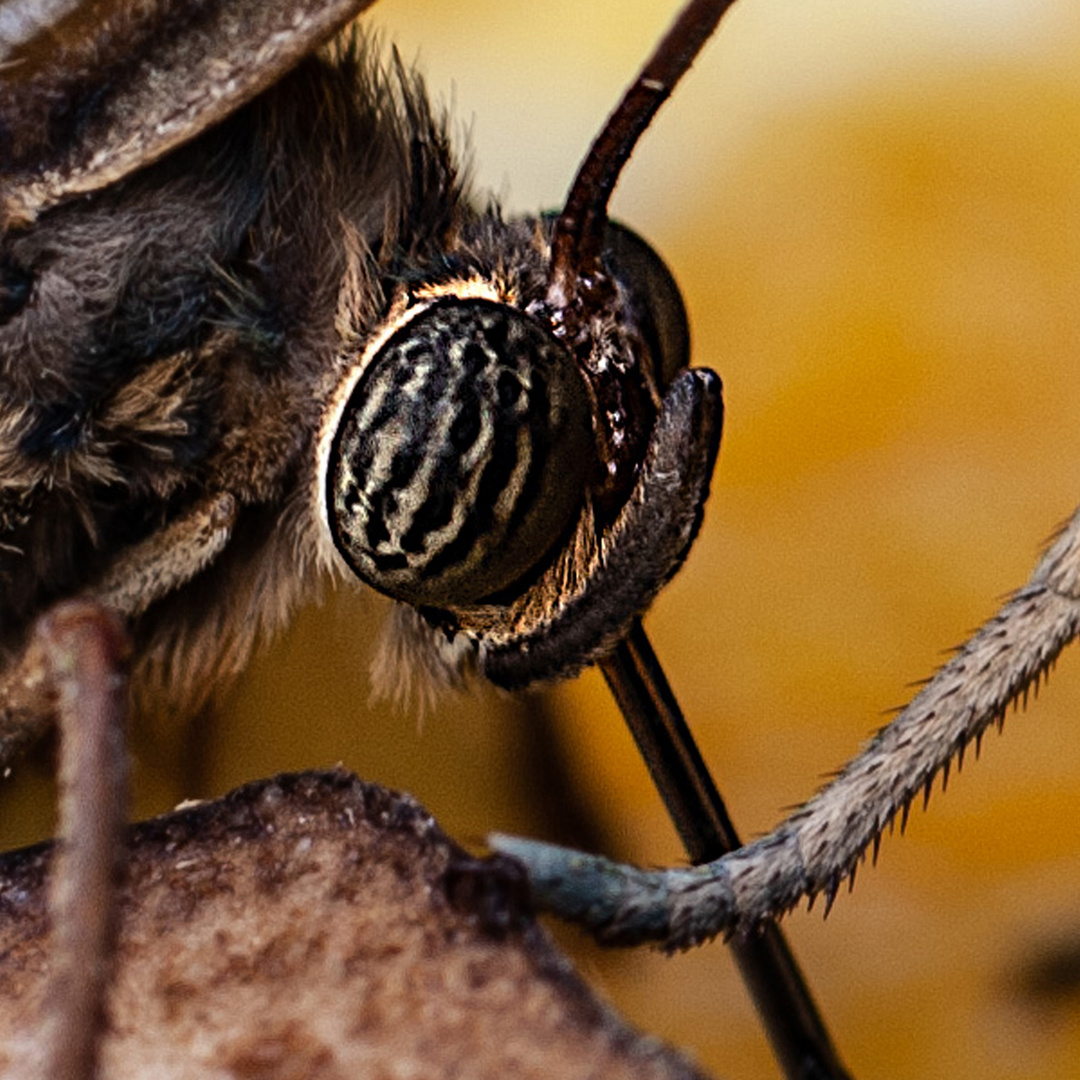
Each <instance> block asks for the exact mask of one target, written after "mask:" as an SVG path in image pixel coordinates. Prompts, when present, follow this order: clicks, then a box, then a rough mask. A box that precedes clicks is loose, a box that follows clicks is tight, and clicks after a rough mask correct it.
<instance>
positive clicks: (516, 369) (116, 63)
mask: <svg viewBox="0 0 1080 1080" xmlns="http://www.w3.org/2000/svg"><path fill="white" fill-rule="evenodd" d="M365 6H366V5H365V4H364V3H363V2H362V0H349V2H345V0H331V2H315V0H308V2H304V3H300V4H297V3H294V2H290V3H284V2H276V3H269V4H268V3H263V2H261V0H260V2H255V0H201V2H195V3H187V2H185V3H180V2H175V0H173V2H170V0H161V2H154V3H133V2H130V0H127V2H121V0H114V2H105V3H95V4H82V5H80V4H55V5H48V4H42V3H31V2H28V0H27V2H13V3H9V4H6V5H5V6H4V9H3V14H4V20H3V21H0V33H3V34H5V35H6V37H4V38H2V39H0V80H2V87H0V91H2V92H0V162H2V163H3V164H2V166H0V380H2V381H0V580H2V582H3V596H4V600H3V604H2V607H0V644H2V648H3V655H4V657H5V664H6V666H5V670H4V674H3V677H2V682H0V718H2V724H0V740H2V741H3V756H4V757H5V758H6V757H9V756H10V754H11V753H12V752H14V750H15V749H17V748H18V747H19V746H20V745H22V744H24V743H26V742H27V741H29V740H30V739H32V738H33V737H35V736H36V735H37V734H38V733H39V732H40V731H41V730H42V727H43V725H44V723H45V718H44V716H45V714H46V713H47V703H43V702H42V701H40V700H38V698H36V697H35V693H36V688H37V686H38V683H37V682H36V681H35V676H34V665H33V663H32V657H29V656H28V654H27V653H26V649H25V640H26V636H27V632H28V628H29V627H30V626H31V624H32V623H33V621H34V620H35V619H36V618H38V617H39V616H40V615H41V614H42V612H44V611H46V610H47V609H48V608H49V607H50V605H52V604H54V603H56V602H57V601H59V600H62V599H65V598H68V597H73V596H84V597H89V598H93V599H96V600H98V601H100V602H102V603H104V604H105V605H106V606H108V607H109V608H111V609H113V610H114V611H116V612H117V613H118V614H120V615H121V616H123V617H124V618H125V619H126V620H127V621H128V623H129V625H130V627H131V630H132V634H133V637H134V641H135V648H136V653H135V658H134V666H133V676H132V687H133V691H132V692H133V697H134V700H135V702H136V711H138V710H139V709H140V708H149V707H150V703H152V704H153V707H154V708H155V709H157V710H163V709H164V710H169V711H173V712H179V713H190V712H192V711H194V710H196V709H197V708H199V707H200V705H201V704H203V703H204V702H205V701H206V700H207V698H208V697H209V695H211V694H212V693H213V691H214V689H215V688H216V687H217V686H219V685H220V684H221V682H222V681H223V680H224V679H227V678H228V677H229V676H231V675H233V674H235V673H236V672H237V671H239V670H240V669H241V668H242V666H243V665H244V663H245V661H246V660H247V658H248V656H249V654H250V652H251V650H252V647H253V644H254V642H255V641H256V639H257V638H259V637H260V636H264V635H266V634H267V633H270V632H272V631H273V630H274V629H275V628H276V627H278V626H280V625H281V624H282V623H283V622H284V621H285V620H286V619H287V618H288V616H289V614H290V613H291V612H292V611H293V610H294V609H295V608H296V606H297V605H298V604H299V603H301V602H302V601H303V600H304V599H305V598H307V597H308V596H310V595H311V593H312V592H313V590H314V589H315V588H316V586H317V584H318V582H319V580H320V579H321V578H322V577H324V576H325V575H326V574H328V573H341V574H347V575H350V576H354V577H356V578H359V579H360V580H361V581H364V582H366V583H367V584H369V585H371V586H373V587H374V588H376V589H378V590H380V591H382V592H384V593H386V594H388V595H389V596H391V597H393V598H394V599H395V600H397V601H399V605H398V607H397V608H396V614H395V616H394V617H393V619H392V624H393V625H392V627H391V633H390V636H389V638H388V644H387V646H386V648H385V649H384V657H383V660H384V668H385V672H386V673H385V675H384V678H385V679H386V680H387V681H388V682H390V683H391V684H393V685H399V684H400V683H402V682H403V681H404V680H405V679H406V678H407V677H408V676H409V675H410V674H411V673H414V672H421V673H422V674H423V675H424V677H426V678H427V679H429V680H431V681H433V682H435V683H436V684H445V683H454V682H457V681H459V680H460V679H461V678H462V677H463V676H465V675H466V674H467V673H468V672H470V671H477V672H479V673H480V674H481V675H482V676H484V677H486V678H487V679H489V680H491V681H493V682H495V683H497V684H498V685H500V686H503V687H508V688H517V687H522V686H526V685H529V684H531V683H533V682H536V681H544V680H552V679H557V678H563V677H566V676H568V675H571V674H574V673H575V672H577V671H578V670H580V668H581V667H582V666H583V665H585V664H588V663H590V662H593V661H595V660H596V659H598V658H599V657H601V656H603V655H604V654H605V652H606V651H608V650H610V648H611V647H612V645H613V644H614V642H616V641H617V640H619V638H621V636H622V635H623V634H624V633H625V632H626V630H627V628H628V626H629V625H630V623H631V621H632V619H633V618H634V617H635V616H637V615H638V614H639V613H640V612H641V611H643V610H644V609H645V608H646V607H647V606H648V604H649V603H650V601H651V600H652V598H653V597H654V596H655V595H656V593H657V592H658V591H659V589H660V588H661V587H662V586H663V584H664V583H665V582H666V581H667V580H668V579H669V578H670V577H671V575H672V574H673V573H674V572H675V570H676V569H677V568H678V566H679V565H680V564H681V562H682V561H683V559H684V558H685V556H686V553H687V551H688V548H689V546H690V544H691V542H692V540H693V538H694V536H695V534H696V532H697V528H698V525H699V524H700V521H701V517H702V509H703V506H704V502H705V499H706V497H707V494H708V488H709V481H710V477H711V474H712V469H713V463H714V461H715V457H716V453H717V448H718V441H719V433H720V425H721V416H722V406H721V398H720V384H719V379H718V378H717V377H716V376H715V375H714V374H713V373H712V372H709V371H707V370H705V369H695V370H692V371H691V370H689V369H688V368H687V363H688V346H687V341H688V336H687V329H686V316H685V312H684V310H683V306H682V301H681V299H680V297H679V294H678V290H677V288H676V287H675V284H674V281H673V279H672V277H671V275H670V273H669V272H668V271H667V269H666V267H664V265H663V263H662V262H661V261H660V259H659V258H658V256H656V255H655V253H654V252H653V251H652V250H651V249H650V248H649V247H648V246H647V245H646V244H645V243H644V242H643V241H642V240H640V239H639V238H638V237H637V236H636V235H634V234H633V233H631V232H630V231H629V230H627V229H625V228H622V227H619V226H615V225H613V224H611V223H609V222H608V221H607V218H606V214H605V212H604V207H605V205H606V198H607V193H608V191H610V185H609V186H608V188H607V189H606V190H604V188H603V185H600V186H599V188H598V186H597V185H596V183H595V182H594V180H593V179H590V178H589V177H586V179H585V181H583V182H580V183H579V185H578V186H577V188H576V189H575V190H573V191H572V192H571V194H570V196H569V198H568V202H567V208H566V209H565V210H564V211H563V213H562V215H561V216H559V217H558V218H555V217H534V218H524V219H519V220H504V218H503V217H502V215H501V214H500V212H499V210H498V208H497V207H495V206H494V205H489V204H484V203H482V202H480V201H479V200H478V199H477V198H476V197H475V196H474V195H472V194H471V193H470V192H469V191H468V190H467V185H466V184H465V182H464V180H463V178H462V174H461V170H460V167H459V164H458V162H457V161H456V159H455V157H454V155H453V152H452V150H451V148H450V143H449V140H448V137H447V132H446V126H445V122H444V121H443V120H442V119H441V118H439V117H438V116H436V115H435V114H434V112H433V111H432V109H431V108H430V106H429V105H428V102H427V99H426V97H425V94H424V90H423V87H422V85H421V83H420V81H419V80H418V78H417V77H415V76H414V75H413V74H411V73H410V72H409V71H408V70H406V69H405V67H404V66H403V65H402V64H400V62H397V61H393V62H391V63H389V64H388V65H384V64H383V63H382V62H381V61H380V60H379V58H378V57H377V56H376V55H375V53H374V52H373V51H372V50H371V49H369V48H368V46H367V45H366V44H365V43H364V40H363V38H362V36H360V35H358V34H349V35H346V36H345V37H343V38H339V39H338V40H337V41H336V42H335V43H334V44H332V45H330V46H328V47H327V48H325V49H323V50H322V51H321V52H317V50H318V48H319V47H320V46H321V45H323V44H324V43H325V42H327V41H328V40H329V39H330V38H331V37H332V36H333V35H334V34H335V32H336V31H338V30H339V29H340V28H341V27H342V26H344V25H345V24H346V23H347V22H348V21H349V20H351V19H352V18H353V17H354V16H355V15H356V14H357V13H358V12H359V11H360V10H361V9H362V8H363V7H365ZM717 17H718V16H717ZM649 93H655V89H654V90H651V91H649ZM659 100H662V95H659V96H658V101H659ZM618 167H621V162H620V163H618V165H617V166H616V167H615V170H614V176H617V172H618ZM611 183H612V184H613V183H614V178H612V180H611ZM598 192H599V194H597V193H598Z"/></svg>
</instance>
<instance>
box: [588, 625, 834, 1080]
mask: <svg viewBox="0 0 1080 1080" xmlns="http://www.w3.org/2000/svg"><path fill="white" fill-rule="evenodd" d="M601 666H602V669H603V672H604V677H605V678H606V679H607V682H608V686H610V687H611V691H612V693H613V694H614V695H615V700H616V701H617V702H618V704H619V708H620V709H621V710H622V713H623V716H624V717H625V718H626V722H627V724H628V725H629V727H630V731H631V732H632V734H633V736H634V740H635V741H636V742H637V745H638V749H639V750H640V751H641V756H642V757H643V758H644V759H645V763H646V765H648V768H649V772H650V773H651V775H652V778H653V783H655V784H656V787H657V790H658V791H659V792H660V795H661V797H662V798H663V800H664V803H665V804H666V806H667V809H668V813H669V814H670V815H671V819H672V821H673V822H674V823H675V828H676V829H677V830H678V832H679V836H680V837H681V838H682V841H683V844H684V845H685V846H686V850H687V853H688V854H689V856H690V859H691V860H692V861H693V862H694V863H703V862H711V861H712V860H713V859H718V858H720V856H721V855H724V854H726V853H727V852H729V851H734V850H735V849H736V848H738V847H739V846H741V841H740V840H739V837H738V834H737V833H736V832H735V827H734V826H733V825H732V823H731V819H730V818H729V817H728V813H727V809H726V808H725V806H724V802H723V799H721V797H720V793H719V791H717V790H716V785H715V784H714V783H713V779H712V776H711V775H710V774H709V770H708V768H707V767H706V765H705V762H704V760H703V759H702V757H701V752H700V751H699V750H698V748H697V744H696V743H695V742H694V737H693V735H692V734H691V733H690V729H689V728H688V727H687V725H686V721H685V720H684V719H683V714H682V711H681V710H680V709H679V703H678V702H677V701H676V700H675V695H674V694H673V693H672V691H671V687H670V685H669V684H668V681H667V679H666V677H665V676H664V671H663V668H661V666H660V661H659V660H657V658H656V654H655V653H654V652H653V651H652V646H651V645H650V644H649V639H648V638H647V637H646V636H645V630H644V628H643V627H642V625H641V620H640V619H639V620H637V621H635V623H634V625H633V628H632V629H631V630H630V633H629V634H628V635H627V637H626V640H625V641H624V642H623V643H622V644H621V645H619V646H618V648H617V649H616V650H615V652H614V653H613V654H612V655H611V656H610V657H609V658H608V659H607V660H605V661H604V662H603V664H602V665H601ZM731 948H732V952H733V953H734V955H735V961H736V963H737V964H738V965H739V971H740V972H741V974H742V977H743V981H744V982H745V983H746V985H747V988H748V990H749V991H750V996H751V997H752V998H753V1001H754V1005H755V1006H756V1008H757V1010H758V1013H759V1015H760V1016H761V1019H762V1023H763V1024H764V1025H765V1030H766V1033H767V1034H768V1037H769V1042H770V1043H771V1045H772V1048H773V1053H774V1054H775V1055H776V1058H777V1061H778V1062H779V1063H780V1067H781V1068H782V1069H783V1071H784V1075H785V1076H786V1077H787V1078H788V1080H846V1078H848V1076H849V1074H848V1072H847V1070H846V1069H845V1068H844V1066H843V1065H842V1064H841V1062H840V1059H839V1057H838V1055H837V1053H836V1050H835V1048H834V1047H833V1044H832V1040H831V1039H830V1038H829V1033H828V1031H826V1029H825V1025H824V1023H823V1021H822V1019H821V1016H820V1014H819V1013H818V1010H817V1006H816V1005H815V1004H814V1000H813V998H812V997H811V995H810V990H809V988H808V987H807V985H806V982H805V981H804V979H803V977H802V973H801V972H800V971H799V967H798V964H797V963H796V962H795V958H794V956H792V954H791V950H790V949H789V948H788V944H787V941H786V940H785V939H784V936H783V934H782V933H781V932H780V928H779V927H778V926H777V925H776V924H775V923H766V924H765V926H764V927H762V929H761V932H760V933H758V934H755V935H753V936H751V937H736V938H734V939H733V940H732V942H731Z"/></svg>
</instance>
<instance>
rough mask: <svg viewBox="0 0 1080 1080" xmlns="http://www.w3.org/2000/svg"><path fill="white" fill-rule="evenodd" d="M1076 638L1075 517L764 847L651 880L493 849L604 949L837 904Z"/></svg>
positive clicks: (703, 936)
mask: <svg viewBox="0 0 1080 1080" xmlns="http://www.w3.org/2000/svg"><path fill="white" fill-rule="evenodd" d="M1078 632H1080V511H1078V512H1077V513H1076V514H1074V516H1073V518H1072V520H1071V521H1070V522H1069V524H1068V525H1067V526H1066V528H1065V529H1064V530H1063V531H1062V533H1061V535H1060V536H1059V537H1058V538H1057V540H1056V541H1055V542H1054V544H1053V545H1052V546H1051V547H1050V549H1049V550H1048V551H1047V553H1046V554H1045V556H1044V557H1043V558H1042V560H1041V561H1040V562H1039V565H1038V566H1037V567H1036V569H1035V572H1034V573H1033V574H1032V576H1031V578H1030V580H1029V581H1028V583H1027V584H1026V585H1025V586H1024V587H1023V588H1021V589H1020V590H1018V591H1017V592H1016V593H1015V594H1014V595H1013V596H1012V597H1011V598H1010V599H1009V600H1008V602H1007V603H1005V604H1004V606H1003V607H1002V608H1001V609H1000V610H999V611H998V613H997V614H996V615H994V616H993V617H992V618H991V619H990V620H988V621H987V622H986V623H984V624H983V626H982V627H980V628H979V630H977V631H976V633H975V634H973V635H972V637H971V638H969V639H968V641H967V642H965V643H964V644H963V645H962V646H961V647H960V648H959V649H958V650H957V652H956V655H955V656H953V657H952V659H951V660H949V661H948V663H946V664H945V665H944V666H942V667H941V668H940V669H939V670H938V671H937V673H936V674H935V675H934V677H933V678H932V679H931V680H930V681H929V682H928V683H927V684H926V685H925V686H924V687H923V689H922V690H921V691H920V692H919V693H918V694H917V695H916V696H915V697H914V698H913V699H912V701H911V702H910V704H909V705H908V706H907V707H906V708H905V709H904V710H903V711H902V712H901V713H900V714H899V715H898V716H897V717H896V719H895V720H893V721H892V723H890V724H889V725H887V726H886V727H884V728H883V729H882V730H881V731H880V732H878V734H877V735H876V736H875V737H874V738H873V739H872V740H871V741H870V743H869V744H868V745H867V746H866V748H865V749H864V750H863V751H862V753H860V754H859V755H858V756H857V757H855V758H854V759H852V760H851V761H850V762H849V763H848V765H847V766H845V768H844V769H843V770H842V771H841V772H840V773H839V775H838V776H837V777H836V779H835V780H833V781H832V783H830V784H828V785H827V786H826V787H825V788H823V789H822V790H821V791H820V792H819V793H818V794H817V795H815V796H814V797H813V798H812V799H810V800H809V801H808V802H807V803H805V804H804V805H803V806H802V807H800V808H799V809H798V810H796V811H795V812H794V813H793V814H792V815H791V816H790V817H789V818H787V819H786V820H785V821H783V822H782V823H781V824H780V825H779V826H777V828H776V829H774V830H773V831H772V832H771V833H768V834H767V835H766V836H763V837H761V838H760V839H758V840H756V841H754V842H753V843H751V844H748V845H747V846H746V847H743V848H740V849H739V850H738V851H735V852H732V853H731V854H729V855H726V856H724V857H723V858H721V859H718V860H717V861H715V862H712V863H709V864H706V865H703V866H700V867H694V868H692V869H689V870H665V871H644V870H640V869H637V868H634V867H629V866H621V865H618V864H615V863H612V862H609V861H608V860H605V859H602V858H598V857H594V856H589V855H584V854H581V853H578V852H573V851H568V850H566V849H564V848H557V847H555V846H553V845H546V844H539V843H535V842H533V841H529V840H521V839H517V838H514V837H508V836H496V837H493V838H492V841H491V844H492V847H494V848H495V849H496V850H497V851H501V852H503V853H504V854H508V855H512V856H514V857H515V858H517V859H519V860H520V861H521V862H523V863H524V864H525V866H526V867H527V869H528V871H529V877H530V881H531V883H532V888H533V895H534V898H535V900H536V902H537V903H538V904H539V905H540V906H542V907H544V908H547V909H548V910H551V911H554V912H556V913H557V914H560V915H562V916H564V917H566V918H568V919H572V920H574V921H576V922H580V923H582V924H583V925H585V926H587V927H589V928H590V929H591V930H593V931H594V933H596V935H597V936H598V937H599V938H600V939H601V940H603V941H606V942H609V943H612V944H627V945H629V944H635V943H637V942H641V941H646V940H652V941H656V942H659V943H660V944H662V945H663V946H664V947H665V948H667V949H681V948H687V947H689V946H691V945H695V944H698V943H699V942H702V941H705V940H707V939H708V938H711V937H714V936H715V935H717V934H730V933H732V932H735V931H750V930H752V929H753V928H754V927H756V926H758V925H759V924H760V923H761V922H763V921H764V920H766V919H769V918H772V917H774V916H776V915H779V914H781V913H783V912H785V911H787V910H789V909H790V908H792V907H794V905H795V904H797V903H798V902H799V900H800V899H802V898H803V897H804V896H805V897H809V898H811V899H813V898H814V897H815V896H817V895H818V894H819V893H824V894H825V896H826V900H827V904H831V903H832V900H833V898H834V897H835V894H836V891H837V889H838V888H839V886H840V883H841V882H842V881H843V880H844V879H845V878H847V877H849V876H851V875H853V874H854V872H855V869H856V867H857V865H858V863H859V861H860V860H861V859H863V858H865V856H866V853H867V850H868V849H869V848H870V847H871V846H873V854H874V855H875V856H876V854H877V847H878V844H879V843H880V840H881V835H882V832H883V831H884V829H885V828H886V827H887V826H891V825H892V824H893V823H894V821H895V819H896V816H897V815H898V814H899V815H900V817H901V828H902V827H903V823H904V822H905V821H906V820H907V815H908V812H909V810H910V808H911V804H912V802H913V801H914V799H915V798H916V797H917V796H918V795H919V794H920V792H921V793H922V794H923V796H924V799H925V798H928V797H929V793H930V789H931V785H932V783H933V780H934V778H935V777H936V776H937V775H938V774H939V773H940V774H941V775H942V780H943V782H944V781H945V780H947V778H948V773H949V769H950V766H951V764H952V762H953V760H954V759H955V760H956V761H957V764H958V766H959V765H960V764H961V763H962V761H963V755H964V751H965V749H966V748H967V747H968V746H969V745H970V744H971V743H972V742H974V743H975V746H976V750H977V749H978V746H979V743H980V741H981V739H982V736H983V734H984V733H985V731H986V729H987V728H988V727H989V726H990V725H991V724H992V723H995V722H997V723H1000V722H1001V721H1002V719H1003V718H1004V715H1005V711H1006V709H1007V708H1008V707H1009V706H1010V705H1013V704H1016V703H1017V702H1018V700H1019V699H1022V698H1026V695H1027V693H1028V691H1029V690H1030V689H1031V688H1032V687H1037V685H1038V683H1039V680H1040V679H1041V677H1042V676H1043V675H1044V674H1045V673H1047V672H1048V671H1049V669H1050V668H1051V666H1052V665H1053V663H1054V661H1055V659H1056V658H1057V656H1058V654H1059V653H1060V652H1061V650H1062V649H1063V648H1064V647H1065V646H1066V645H1067V644H1068V643H1069V642H1070V641H1072V640H1073V638H1074V637H1076V635H1077V633H1078Z"/></svg>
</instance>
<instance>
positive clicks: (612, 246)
mask: <svg viewBox="0 0 1080 1080" xmlns="http://www.w3.org/2000/svg"><path fill="white" fill-rule="evenodd" d="M604 263H605V265H606V266H607V267H608V269H609V270H610V272H611V273H613V274H614V276H615V278H616V279H617V280H618V282H619V284H620V285H621V286H622V287H623V289H624V290H626V293H627V295H628V297H629V303H630V307H631V313H632V316H633V318H634V321H635V322H636V324H637V327H638V329H639V331H641V333H642V334H643V335H644V337H645V342H646V345H647V346H648V349H649V352H650V353H651V354H652V357H653V362H654V365H655V372H656V379H657V383H658V385H659V389H660V392H661V393H663V392H664V391H666V390H667V388H668V387H669V386H670V385H671V384H672V382H674V380H675V376H676V375H677V374H678V373H679V372H680V371H682V370H683V369H684V368H685V367H687V366H688V365H689V363H690V327H689V325H688V324H687V321H686V308H685V307H684V305H683V300H682V295H681V294H680V293H679V286H678V285H676V284H675V279H674V278H673V277H672V276H671V271H670V270H669V269H668V268H667V265H666V264H665V263H664V260H663V259H661V258H660V256H659V255H658V254H657V253H656V251H655V250H654V249H653V248H652V247H650V246H649V244H647V243H646V242H645V241H644V240H643V239H642V238H641V237H640V236H638V234H637V233H636V232H634V231H633V230H632V229H628V228H627V227H626V226H625V225H619V224H618V223H616V222H613V221H609V222H608V224H607V228H606V229H605V230H604Z"/></svg>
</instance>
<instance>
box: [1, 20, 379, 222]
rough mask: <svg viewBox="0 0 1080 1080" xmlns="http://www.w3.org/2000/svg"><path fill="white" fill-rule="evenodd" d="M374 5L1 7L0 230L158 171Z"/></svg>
mask: <svg viewBox="0 0 1080 1080" xmlns="http://www.w3.org/2000/svg"><path fill="white" fill-rule="evenodd" d="M371 2H372V0H88V2H84V3H81V4H78V3H75V2H73V0H9V2H8V3H5V4H3V5H2V7H0V198H2V200H3V201H2V212H3V218H2V219H0V224H14V223H25V222H29V221H32V220H33V219H34V218H35V217H36V216H37V215H38V214H39V213H40V212H41V211H42V210H44V209H46V208H48V207H50V206H53V205H55V204H56V203H58V202H60V201H61V200H63V199H66V198H69V197H71V196H73V195H79V194H84V193H86V192H90V191H95V190H97V189H99V188H102V187H105V186H106V185H108V184H110V183H113V182H114V181H116V180H118V179H120V178H121V177H123V176H126V175H127V174H128V173H131V172H133V171H134V170H136V169H138V168H140V167H142V166H143V165H147V164H149V163H150V162H152V161H156V160H157V159H158V158H160V157H162V156H163V155H164V154H166V153H168V152H169V151H170V150H171V149H173V148H175V147H177V146H179V145H180V144H182V143H184V142H187V141H188V140H189V139H192V138H194V137H195V136H196V135H198V134H199V133H200V132H202V131H204V130H206V128H208V127H210V126H211V125H212V124H215V123H217V122H218V121H219V120H221V119H223V118H224V117H226V116H228V115H229V114H230V113H232V112H233V111H235V110H236V109H237V108H239V107H240V106H241V105H243V104H244V103H245V102H247V101H249V100H251V98H253V97H254V96H255V95H256V94H258V93H259V92H260V91H262V90H264V89H266V88H267V87H268V86H270V85H271V84H272V83H274V82H276V81H277V80H278V79H280V78H281V76H282V75H283V74H284V73H285V72H287V71H288V70H289V69H290V68H292V67H293V66H294V65H295V64H296V63H298V62H299V61H300V60H301V59H302V58H303V57H304V56H305V55H306V54H307V53H309V52H311V51H312V49H314V48H316V47H317V46H318V45H319V44H321V43H322V42H324V41H326V40H327V39H328V38H330V37H331V36H332V35H333V34H334V33H335V32H336V31H338V30H339V29H341V27H343V26H344V25H345V24H346V23H347V22H348V21H349V20H350V19H352V18H353V17H355V16H356V15H357V14H359V13H360V12H361V11H362V10H363V9H364V8H366V7H367V6H368V5H369V4H370V3H371Z"/></svg>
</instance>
